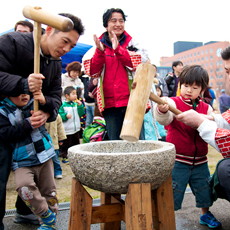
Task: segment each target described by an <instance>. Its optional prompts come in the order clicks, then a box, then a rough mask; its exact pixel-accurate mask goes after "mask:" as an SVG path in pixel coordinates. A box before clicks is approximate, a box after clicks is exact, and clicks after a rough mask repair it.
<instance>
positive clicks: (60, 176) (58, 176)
mask: <svg viewBox="0 0 230 230" xmlns="http://www.w3.org/2000/svg"><path fill="white" fill-rule="evenodd" d="M54 178H56V179H62V175H61V174H60V175H56V176H54Z"/></svg>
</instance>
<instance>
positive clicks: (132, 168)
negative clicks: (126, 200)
mask: <svg viewBox="0 0 230 230" xmlns="http://www.w3.org/2000/svg"><path fill="white" fill-rule="evenodd" d="M175 153H176V152H175V147H174V145H173V144H171V143H167V142H161V141H138V142H136V143H131V142H126V141H103V142H94V143H88V144H81V145H75V146H73V147H71V148H69V149H68V158H69V163H70V167H71V169H72V171H73V173H74V175H75V177H76V179H77V180H79V181H80V182H81V183H82V184H83V185H86V186H87V187H89V188H92V189H94V190H98V191H101V192H105V193H120V194H125V193H127V190H128V185H129V183H151V184H153V185H152V189H157V188H158V187H160V186H161V185H162V184H163V183H164V181H166V180H167V178H168V176H169V175H170V173H171V172H172V170H173V167H174V163H175Z"/></svg>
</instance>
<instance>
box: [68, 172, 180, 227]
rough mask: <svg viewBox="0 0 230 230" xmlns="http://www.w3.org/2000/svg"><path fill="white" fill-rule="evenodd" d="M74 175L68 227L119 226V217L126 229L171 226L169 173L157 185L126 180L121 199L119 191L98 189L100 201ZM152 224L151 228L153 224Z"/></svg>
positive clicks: (172, 218) (172, 215)
mask: <svg viewBox="0 0 230 230" xmlns="http://www.w3.org/2000/svg"><path fill="white" fill-rule="evenodd" d="M92 202H93V199H92V197H91V196H90V195H89V194H88V192H87V191H86V190H85V188H84V187H83V186H82V185H81V183H80V182H79V181H77V180H76V179H75V178H73V179H72V191H71V205H70V214H69V230H90V225H91V224H96V223H101V230H119V229H121V221H124V222H125V223H126V230H152V229H156V230H168V229H170V230H175V229H176V223H175V213H174V203H173V192H172V178H171V175H170V176H169V177H168V179H167V180H166V181H165V182H164V184H163V185H161V186H160V187H159V188H158V189H156V190H153V191H151V184H149V183H146V184H130V185H129V188H128V192H127V194H126V198H125V201H124V200H122V199H121V194H111V193H101V205H99V206H92ZM153 226H154V228H153Z"/></svg>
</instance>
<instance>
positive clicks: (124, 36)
mask: <svg viewBox="0 0 230 230" xmlns="http://www.w3.org/2000/svg"><path fill="white" fill-rule="evenodd" d="M125 21H126V16H125V14H124V12H123V11H122V10H121V9H114V8H112V9H108V10H107V11H106V12H105V13H104V15H103V26H104V27H105V28H106V30H107V31H106V32H105V33H103V34H102V35H101V36H100V37H99V38H98V37H97V36H96V35H94V41H95V45H96V51H95V53H94V55H93V57H92V58H91V59H90V60H86V61H85V62H84V66H85V70H86V72H87V74H88V75H90V76H92V77H94V78H100V79H99V83H98V87H97V102H98V108H99V110H100V112H102V114H103V116H104V118H105V121H106V128H107V131H108V136H109V139H110V140H118V139H120V138H119V136H120V132H121V128H122V124H123V120H124V116H125V112H126V107H127V104H128V100H129V94H130V87H131V83H132V81H133V73H134V71H135V69H136V67H137V65H138V64H140V63H141V62H142V61H143V62H146V61H147V60H148V56H147V54H146V51H145V50H143V49H140V48H138V47H137V45H135V44H134V41H133V39H132V37H131V36H130V35H129V34H128V33H127V32H126V31H125ZM140 53H141V54H140ZM140 139H144V132H143V129H142V132H141V135H140Z"/></svg>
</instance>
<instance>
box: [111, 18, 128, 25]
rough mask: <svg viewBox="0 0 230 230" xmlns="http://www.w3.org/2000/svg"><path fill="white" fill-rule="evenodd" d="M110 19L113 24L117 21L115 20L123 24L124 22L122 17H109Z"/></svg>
mask: <svg viewBox="0 0 230 230" xmlns="http://www.w3.org/2000/svg"><path fill="white" fill-rule="evenodd" d="M110 21H111V22H112V23H114V24H115V23H117V21H118V22H119V23H120V24H124V23H125V21H124V19H116V18H111V19H110Z"/></svg>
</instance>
